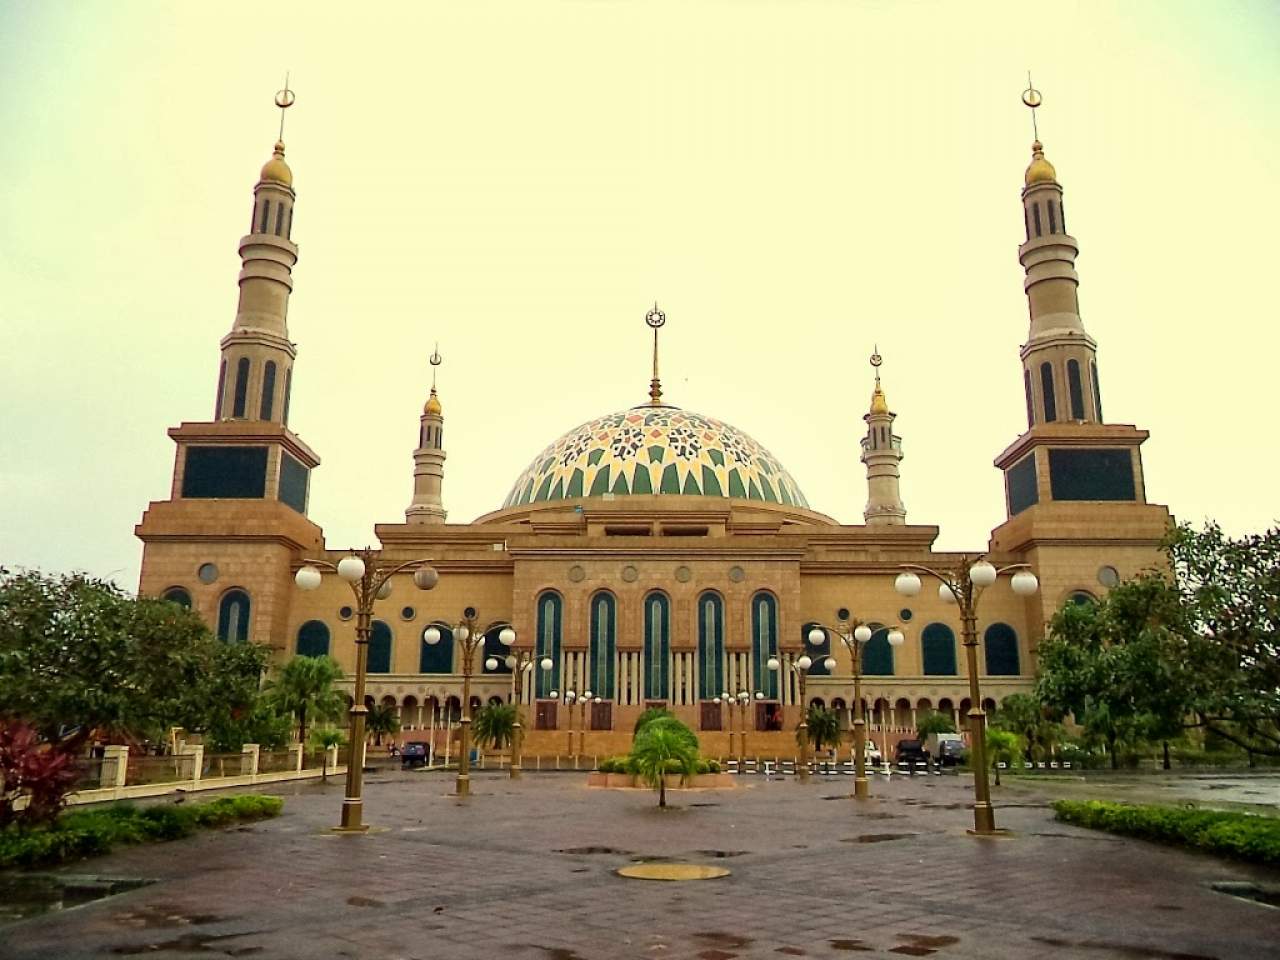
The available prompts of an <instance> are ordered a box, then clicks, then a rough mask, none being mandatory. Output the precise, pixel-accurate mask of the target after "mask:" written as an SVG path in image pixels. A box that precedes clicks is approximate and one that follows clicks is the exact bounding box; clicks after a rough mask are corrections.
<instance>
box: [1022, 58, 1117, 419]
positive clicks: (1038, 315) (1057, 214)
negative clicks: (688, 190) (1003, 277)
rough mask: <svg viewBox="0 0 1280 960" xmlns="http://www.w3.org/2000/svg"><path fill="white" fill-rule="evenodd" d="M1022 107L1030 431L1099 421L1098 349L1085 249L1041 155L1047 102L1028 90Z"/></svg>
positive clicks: (1026, 386) (1025, 378)
mask: <svg viewBox="0 0 1280 960" xmlns="http://www.w3.org/2000/svg"><path fill="white" fill-rule="evenodd" d="M1027 84H1028V86H1027V89H1026V90H1024V91H1023V93H1022V102H1023V103H1025V104H1026V105H1027V106H1028V107H1030V108H1031V118H1032V131H1033V134H1034V135H1035V137H1036V139H1035V140H1034V141H1033V142H1032V144H1031V163H1030V165H1028V167H1027V172H1026V175H1025V177H1024V178H1023V179H1024V186H1023V189H1022V207H1023V219H1024V220H1025V225H1026V241H1025V242H1024V243H1023V244H1022V246H1020V247H1019V248H1018V259H1019V260H1020V261H1021V263H1022V268H1023V270H1024V271H1025V272H1026V280H1025V281H1024V282H1023V285H1022V286H1023V290H1024V291H1025V292H1026V295H1027V308H1028V311H1029V313H1030V319H1031V323H1030V329H1029V332H1028V335H1027V342H1026V343H1025V344H1023V346H1022V368H1023V376H1022V380H1023V388H1024V390H1025V392H1026V400H1027V426H1028V428H1030V427H1034V426H1037V425H1039V424H1042V423H1054V422H1062V421H1078V422H1083V423H1101V422H1102V401H1101V398H1100V389H1099V383H1098V365H1097V356H1096V354H1097V344H1096V343H1095V342H1094V340H1093V338H1092V337H1090V336H1089V334H1088V333H1086V332H1085V329H1084V323H1083V321H1081V319H1080V302H1079V298H1078V296H1077V287H1078V286H1079V283H1080V278H1079V277H1078V276H1077V275H1076V271H1075V261H1076V256H1077V254H1079V252H1080V248H1079V246H1078V245H1077V244H1076V240H1075V238H1074V237H1072V236H1071V235H1070V234H1068V233H1067V222H1066V213H1065V212H1064V210H1063V206H1062V185H1061V184H1060V183H1059V182H1058V172H1057V170H1055V169H1054V166H1053V164H1052V163H1050V162H1049V161H1048V160H1047V159H1046V158H1045V155H1044V145H1043V144H1042V143H1041V142H1040V139H1039V129H1038V127H1037V125H1036V120H1035V118H1036V108H1037V107H1039V106H1040V104H1041V103H1042V102H1043V101H1042V98H1041V96H1040V91H1039V90H1037V89H1036V88H1035V87H1034V86H1032V85H1031V77H1030V74H1028V75H1027Z"/></svg>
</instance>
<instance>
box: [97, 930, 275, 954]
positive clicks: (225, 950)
mask: <svg viewBox="0 0 1280 960" xmlns="http://www.w3.org/2000/svg"><path fill="white" fill-rule="evenodd" d="M247 936H250V934H247V933H184V934H183V935H182V936H180V937H175V938H174V939H172V940H165V941H163V942H161V943H140V944H134V945H131V946H125V947H112V948H111V952H112V953H114V954H116V955H117V956H137V955H138V954H142V953H145V954H153V953H158V952H160V951H162V950H171V951H173V952H175V953H215V952H217V953H220V954H222V955H223V956H226V957H251V956H253V955H254V954H255V953H261V952H262V947H239V948H237V947H232V946H219V947H211V946H210V944H215V943H222V941H224V940H234V939H236V938H237V937H247Z"/></svg>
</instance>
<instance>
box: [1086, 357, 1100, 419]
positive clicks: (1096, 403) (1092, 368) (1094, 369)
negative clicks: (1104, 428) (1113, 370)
mask: <svg viewBox="0 0 1280 960" xmlns="http://www.w3.org/2000/svg"><path fill="white" fill-rule="evenodd" d="M1089 372H1090V373H1091V374H1093V408H1094V410H1095V412H1096V413H1097V414H1098V422H1099V423H1102V388H1101V387H1099V386H1098V365H1097V363H1095V362H1093V361H1090V362H1089Z"/></svg>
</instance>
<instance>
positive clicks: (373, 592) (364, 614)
mask: <svg viewBox="0 0 1280 960" xmlns="http://www.w3.org/2000/svg"><path fill="white" fill-rule="evenodd" d="M374 559H375V553H374V551H373V549H372V548H370V547H365V548H364V549H363V550H361V551H360V552H359V553H352V554H350V555H348V556H345V557H343V558H342V559H341V560H339V561H338V562H337V563H336V564H333V563H330V562H329V561H328V560H310V559H304V560H303V561H302V563H303V566H302V567H301V568H300V569H299V570H298V572H297V573H296V574H295V575H294V578H293V580H294V583H296V584H297V585H298V587H299V588H300V589H302V590H314V589H316V588H317V587H319V586H320V581H321V579H322V578H321V575H320V568H324V569H325V570H331V571H333V572H334V573H336V574H337V575H338V576H339V577H340V578H341V579H343V580H345V581H346V583H347V585H348V586H350V587H351V592H352V593H353V594H354V595H355V602H356V680H355V691H354V694H353V696H352V698H351V709H350V711H348V713H349V716H350V721H349V730H348V735H347V736H348V740H349V742H350V747H349V750H350V756H349V757H348V758H347V789H346V793H345V794H344V796H343V798H342V820H341V822H340V826H339V827H338V829H339V830H342V831H345V832H351V833H358V832H363V831H365V830H368V829H369V828H368V827H367V826H366V825H365V823H364V817H363V810H364V796H363V794H364V719H365V714H367V713H368V712H369V710H368V708H367V707H366V706H365V705H364V683H365V672H366V670H367V669H368V662H369V635H370V634H371V633H372V630H373V604H374V601H375V600H385V599H387V597H389V596H391V578H392V577H393V576H395V575H396V574H397V573H400V572H401V571H402V570H408V569H410V568H414V570H413V582H414V585H415V586H416V587H418V589H420V590H430V589H432V588H433V587H434V586H435V585H436V583H437V582H438V581H439V579H440V575H439V574H438V573H437V572H436V570H435V568H434V567H432V566H431V562H430V561H429V560H408V561H406V562H404V563H401V564H397V565H395V566H390V567H384V566H378V565H376V564H375V563H374Z"/></svg>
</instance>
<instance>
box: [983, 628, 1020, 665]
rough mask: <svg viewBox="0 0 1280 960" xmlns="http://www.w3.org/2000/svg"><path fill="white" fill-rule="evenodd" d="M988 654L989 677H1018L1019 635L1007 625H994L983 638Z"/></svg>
mask: <svg viewBox="0 0 1280 960" xmlns="http://www.w3.org/2000/svg"><path fill="white" fill-rule="evenodd" d="M982 644H983V646H984V647H985V648H986V654H987V676H991V677H1016V676H1017V675H1018V634H1017V633H1015V632H1014V629H1013V627H1011V626H1009V625H1008V624H1007V623H993V624H992V625H991V626H989V627H987V632H986V633H984V634H983V636H982Z"/></svg>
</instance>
